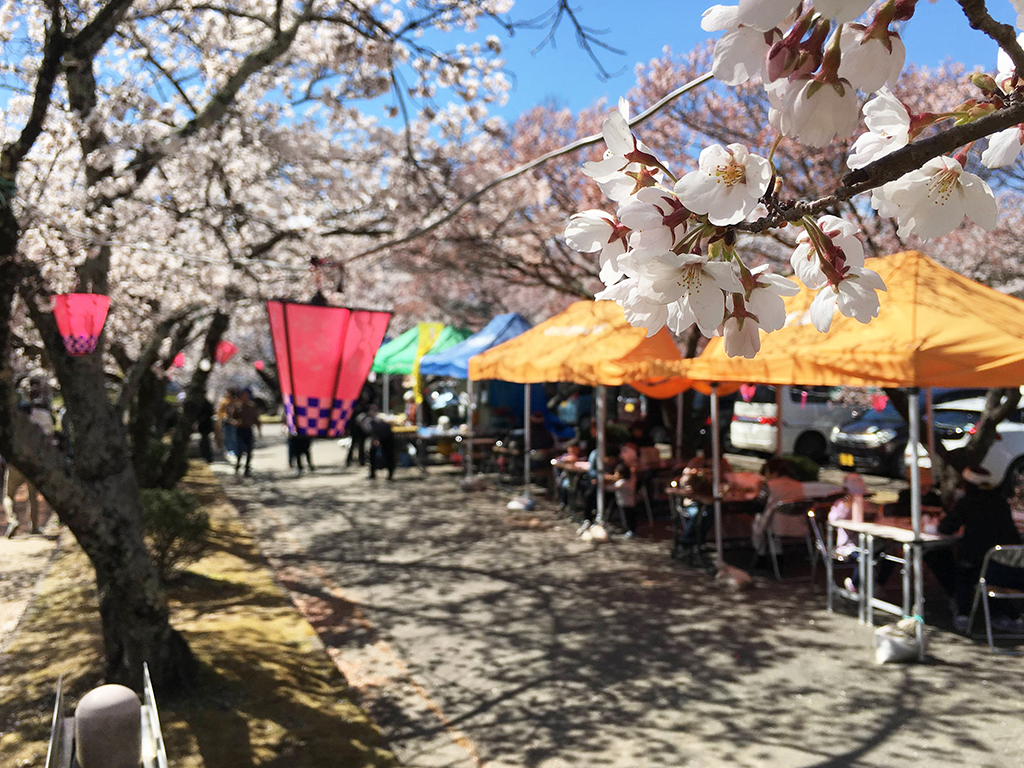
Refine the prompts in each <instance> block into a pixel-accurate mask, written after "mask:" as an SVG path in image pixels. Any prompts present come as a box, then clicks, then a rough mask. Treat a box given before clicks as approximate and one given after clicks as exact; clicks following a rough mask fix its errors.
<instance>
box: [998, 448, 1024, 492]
mask: <svg viewBox="0 0 1024 768" xmlns="http://www.w3.org/2000/svg"><path fill="white" fill-rule="evenodd" d="M1021 483H1024V456H1021V457H1019V458H1017V459H1015V460H1014V462H1013V464H1011V465H1010V468H1009V469H1008V470H1006V477H1004V478H1003V492H1004V493H1005V494H1006V495H1007V496H1015V495H1016V494H1017V493H1018V492H1019V491H1020V490H1021Z"/></svg>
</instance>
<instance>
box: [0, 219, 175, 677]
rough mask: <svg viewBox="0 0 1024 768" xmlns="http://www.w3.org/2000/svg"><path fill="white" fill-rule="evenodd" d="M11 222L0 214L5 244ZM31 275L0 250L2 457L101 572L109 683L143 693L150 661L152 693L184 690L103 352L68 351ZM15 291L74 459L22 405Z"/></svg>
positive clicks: (98, 577)
mask: <svg viewBox="0 0 1024 768" xmlns="http://www.w3.org/2000/svg"><path fill="white" fill-rule="evenodd" d="M5 223H7V222H5V221H4V217H3V215H2V210H0V244H2V243H3V241H4V237H3V235H4V224H5ZM5 257H7V258H6V259H5ZM5 261H6V262H7V263H6V264H4V262H5ZM27 269H30V267H27V266H25V265H20V264H18V263H17V262H14V261H13V259H11V258H10V255H9V254H5V253H3V251H2V250H0V361H3V362H4V363H5V365H4V368H2V369H0V409H2V410H0V453H3V455H4V456H5V457H6V458H7V459H8V460H9V461H10V462H11V463H12V464H13V465H14V466H16V467H17V468H18V469H19V470H21V471H22V472H23V473H24V474H25V476H26V477H28V478H29V480H31V482H32V483H33V484H34V485H35V486H36V487H37V488H38V489H39V491H40V492H41V493H42V494H43V496H44V497H45V498H46V500H47V502H49V504H50V506H51V507H53V509H54V510H55V511H56V513H57V516H58V518H59V519H60V521H61V522H62V523H64V524H65V525H67V527H68V529H69V530H70V531H71V532H72V533H73V534H74V536H75V538H76V539H77V540H78V542H79V544H81V546H82V549H83V550H84V551H85V553H86V555H88V557H89V559H90V561H91V562H92V565H93V567H94V568H95V570H96V584H97V588H98V596H99V604H100V617H101V620H102V626H103V640H104V646H105V651H106V678H107V680H108V681H109V682H117V683H122V684H125V685H129V686H131V687H133V688H135V690H137V691H138V690H141V684H142V664H143V662H147V663H148V664H149V669H150V674H151V676H152V678H153V684H154V686H156V687H159V688H161V689H163V690H168V689H173V688H176V687H179V686H181V685H182V684H183V683H185V682H186V681H188V680H189V679H190V678H191V677H192V676H193V675H194V673H195V660H194V658H193V657H192V655H191V653H190V651H189V649H188V646H187V644H186V643H185V641H184V639H182V637H181V636H180V635H179V634H178V633H177V632H175V631H174V630H173V629H172V628H171V626H170V623H169V611H168V607H167V600H166V597H165V595H164V592H163V588H162V587H161V585H160V580H159V576H158V574H157V571H156V568H155V567H154V566H153V563H152V561H151V560H150V558H149V553H148V551H147V550H146V546H145V543H144V541H143V536H142V522H141V514H140V512H141V503H140V499H139V487H138V482H137V480H136V477H135V471H134V467H133V465H132V461H131V452H130V450H129V449H128V439H127V434H126V431H125V427H124V423H123V420H122V418H121V411H120V410H119V409H118V408H117V406H116V405H115V404H114V403H113V402H111V398H110V395H109V392H108V390H107V382H106V378H105V376H104V372H103V361H102V357H101V354H100V352H99V351H97V352H96V353H94V354H92V355H86V356H83V357H71V356H69V355H68V354H66V353H65V351H64V348H63V343H62V341H61V339H60V335H59V334H58V333H57V330H56V326H55V323H54V320H53V315H52V314H50V313H48V312H45V311H43V310H42V309H41V305H42V304H43V303H44V302H45V297H43V296H37V295H35V294H34V291H33V290H29V289H26V284H29V285H31V284H32V283H34V282H35V279H34V276H33V275H28V276H26V275H25V274H17V273H23V272H25V270H27ZM19 280H20V286H18V282H19ZM15 286H17V287H18V290H20V292H21V293H22V297H23V298H24V299H25V301H26V303H27V305H28V307H29V311H30V313H31V316H32V319H33V321H34V323H35V325H36V327H37V328H38V329H39V332H40V335H41V336H42V338H43V341H44V343H45V344H46V347H47V350H48V351H49V353H50V355H51V358H52V360H53V364H54V368H55V370H56V373H57V377H58V379H59V381H60V384H61V393H62V394H63V396H64V402H65V405H66V407H67V412H68V415H69V417H70V419H71V422H72V423H73V425H74V430H73V433H72V436H71V437H72V442H71V445H72V450H73V459H71V460H68V459H67V458H66V457H65V456H64V455H63V454H62V453H61V452H60V451H59V450H58V449H57V447H56V445H55V444H54V443H53V441H52V440H50V439H49V438H48V437H47V436H46V435H45V434H44V433H43V431H42V430H41V429H40V428H39V427H38V426H37V425H35V424H33V423H32V422H31V421H29V418H28V415H27V414H25V413H24V412H23V411H21V410H20V409H19V408H18V407H17V390H16V389H15V386H14V381H13V376H12V375H11V369H10V366H9V365H8V364H7V361H8V360H9V359H10V328H11V325H10V323H11V305H12V302H13V292H12V290H11V289H12V288H14V287H15ZM101 343H102V342H101Z"/></svg>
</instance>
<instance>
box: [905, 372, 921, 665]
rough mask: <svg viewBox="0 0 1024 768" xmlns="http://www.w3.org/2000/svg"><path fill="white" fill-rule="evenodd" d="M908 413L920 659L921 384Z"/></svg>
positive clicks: (910, 392)
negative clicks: (919, 397) (919, 398)
mask: <svg viewBox="0 0 1024 768" xmlns="http://www.w3.org/2000/svg"><path fill="white" fill-rule="evenodd" d="M907 415H908V416H909V417H910V437H909V439H910V446H911V448H910V466H911V467H912V471H911V473H910V519H911V525H912V526H913V530H914V541H915V546H914V565H913V568H914V618H915V619H917V621H916V622H915V623H916V635H917V647H918V659H919V660H920V661H924V642H923V639H924V637H923V636H924V572H923V570H922V562H921V560H922V558H921V544H920V540H921V466H920V464H919V462H918V453H919V445H920V441H921V408H920V405H919V403H918V390H917V387H911V388H910V389H908V390H907Z"/></svg>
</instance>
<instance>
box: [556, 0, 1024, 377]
mask: <svg viewBox="0 0 1024 768" xmlns="http://www.w3.org/2000/svg"><path fill="white" fill-rule="evenodd" d="M932 2H934V0H932ZM1011 2H1012V4H1013V6H1014V9H1015V10H1016V11H1017V12H1018V14H1019V15H1018V17H1017V25H1018V27H1020V26H1021V25H1024V0H1011ZM916 4H917V0H884V2H873V1H872V0H815V1H814V2H813V3H812V2H806V1H804V2H801V0H739V4H738V5H733V6H725V5H716V6H713V7H711V8H709V9H708V10H707V11H706V12H705V13H704V17H703V23H702V26H703V28H704V29H705V30H706V31H710V32H722V35H721V37H719V39H718V40H717V43H716V45H715V52H714V63H713V68H712V72H713V74H714V75H715V77H716V78H717V79H718V80H719V81H721V82H722V83H724V84H726V85H730V86H737V85H741V84H743V83H746V82H747V81H750V80H754V79H759V80H760V82H761V83H762V84H763V86H764V88H765V92H766V95H767V101H768V104H769V105H770V107H769V111H768V115H767V122H768V124H770V126H771V127H772V128H773V129H774V132H775V133H776V135H777V138H776V140H775V142H774V145H773V146H772V147H771V148H770V150H769V151H768V152H767V153H766V156H763V157H762V156H759V155H757V154H755V152H754V151H753V150H752V149H751V148H748V147H746V146H743V145H741V144H730V145H728V146H721V145H718V144H715V145H712V146H709V147H706V148H704V149H703V150H702V151H701V152H700V155H699V158H698V159H697V168H696V170H692V171H690V172H688V173H685V174H683V175H682V176H681V177H678V178H677V177H676V176H674V175H673V174H672V173H671V172H670V171H669V169H668V167H667V165H666V164H665V163H664V162H663V161H662V160H661V159H659V158H658V157H657V156H656V155H655V154H654V152H652V150H651V149H650V148H649V147H647V146H646V145H645V144H644V143H643V142H642V141H640V140H639V139H637V138H636V137H635V136H634V135H633V134H632V132H631V130H630V127H629V121H628V109H627V107H626V106H625V104H624V103H620V105H619V110H618V112H616V113H614V114H612V115H611V116H609V117H608V118H607V119H606V120H605V122H604V125H603V136H604V140H605V143H606V145H607V149H606V151H605V153H604V156H603V158H602V159H601V160H599V161H595V162H589V163H586V164H585V165H584V168H583V172H584V174H585V175H587V176H589V177H590V178H591V179H593V180H594V181H595V182H596V183H597V184H598V186H599V187H600V188H601V190H602V192H603V193H604V194H605V195H606V196H607V197H608V198H610V199H611V201H612V202H614V203H615V205H616V210H615V214H614V215H611V214H608V213H606V212H603V211H599V210H590V211H584V212H582V213H577V214H575V215H574V216H572V217H571V219H570V221H569V224H568V226H567V227H566V230H565V238H566V241H567V243H568V244H569V245H570V246H571V247H572V248H574V249H575V250H577V251H580V252H584V253H597V254H598V256H599V259H600V266H601V271H600V277H601V280H602V281H603V282H604V284H605V289H604V290H603V291H601V292H600V293H599V294H598V298H601V299H610V300H614V301H616V302H618V303H619V304H621V305H622V307H623V309H624V310H625V313H626V316H627V318H628V319H629V321H630V322H631V323H632V324H633V325H636V326H643V327H645V328H647V330H648V333H650V334H653V333H655V332H657V331H658V330H659V329H661V328H662V327H664V326H667V327H668V328H669V329H670V330H671V331H673V332H674V333H681V332H683V331H684V330H685V329H687V328H688V327H689V326H690V325H692V324H694V323H695V324H696V325H697V327H698V328H699V329H700V331H701V332H702V333H703V334H705V335H721V336H724V340H725V348H726V351H727V352H728V354H730V355H742V356H745V357H753V356H754V355H756V353H757V351H758V350H759V348H760V331H765V332H771V331H773V330H777V329H778V328H780V327H781V326H782V324H783V322H784V321H785V310H784V301H783V297H784V296H786V295H792V294H794V293H795V292H796V291H797V290H798V287H797V284H796V283H795V282H793V281H792V280H789V279H787V278H785V277H782V276H779V275H774V274H772V273H771V271H770V270H769V269H768V268H767V267H766V266H763V265H762V266H758V267H750V266H748V265H746V264H744V262H743V260H742V259H741V258H740V255H739V254H738V252H737V248H736V243H737V239H738V238H739V236H740V235H742V234H745V233H763V232H768V231H769V230H773V229H774V230H780V229H782V228H785V227H788V226H795V227H798V228H800V229H801V230H802V231H801V232H800V233H799V234H798V235H797V236H796V247H795V250H794V251H793V254H792V257H791V266H792V268H793V271H794V273H795V276H796V277H798V278H799V279H800V280H801V281H802V282H803V283H804V284H805V285H806V286H807V287H808V288H810V289H812V290H815V291H817V293H816V294H815V299H814V301H813V304H812V307H811V312H810V314H811V319H812V321H813V323H814V325H815V326H816V327H817V328H818V330H819V331H822V332H825V331H828V330H829V328H830V327H831V323H832V318H833V316H834V312H835V311H836V310H838V311H839V312H840V313H841V314H843V315H846V316H848V317H852V318H854V319H856V320H858V321H860V322H862V323H867V322H870V320H871V319H872V318H874V317H877V315H878V308H879V300H878V294H877V292H878V291H884V290H885V285H884V284H883V282H882V280H881V278H880V277H879V276H878V275H877V274H876V273H875V272H873V271H871V270H869V269H865V267H864V249H863V246H862V244H861V242H860V241H859V240H858V238H857V233H858V232H859V231H860V229H859V227H858V226H857V225H855V224H853V223H851V222H848V221H844V220H843V219H841V218H839V217H837V216H834V215H829V214H830V212H834V211H835V210H836V209H837V208H836V205H835V204H834V203H838V202H839V198H835V197H833V198H822V199H821V200H819V201H814V202H813V203H811V202H808V203H806V204H803V205H801V206H796V205H794V203H793V202H792V201H783V200H782V199H781V198H780V194H779V193H780V190H781V189H784V188H785V179H782V178H780V177H779V175H778V171H777V168H776V167H775V164H774V163H773V157H774V155H775V152H776V150H777V149H778V147H779V144H780V142H781V140H782V139H783V138H786V139H790V140H792V141H796V142H799V143H801V144H804V145H807V146H810V147H825V146H828V145H830V144H832V143H833V142H836V141H846V140H848V139H852V138H853V137H854V134H855V133H856V132H857V130H858V126H859V124H860V119H861V115H863V118H864V124H865V126H866V127H867V131H866V132H865V133H863V134H862V135H860V136H859V137H857V138H856V140H855V141H853V143H852V147H851V151H850V154H849V156H848V159H847V165H848V166H849V168H850V169H851V170H858V169H869V170H871V169H874V168H877V167H878V166H879V165H882V164H885V163H887V162H892V159H891V158H890V159H889V160H885V158H887V157H888V156H889V155H891V154H892V153H894V152H897V151H898V150H900V149H902V148H903V147H906V146H907V145H908V144H910V143H912V142H914V141H915V139H917V138H918V137H922V134H928V135H931V134H934V133H936V132H938V131H942V130H946V129H948V128H949V126H951V125H952V126H961V125H964V124H967V123H971V122H974V121H976V120H979V119H981V118H984V117H986V116H987V115H991V114H993V113H995V112H998V111H999V110H1001V109H1003V108H1005V107H1008V106H1009V105H1011V104H1012V103H1015V102H1016V101H1017V100H1019V94H1017V93H1016V90H1017V88H1018V85H1019V81H1018V76H1017V73H1016V71H1015V68H1014V64H1013V62H1012V60H1011V57H1010V56H1009V55H1007V54H1006V53H1004V52H1003V51H1000V56H999V61H998V72H997V74H996V76H995V77H994V78H993V77H992V76H990V75H984V74H981V73H975V74H973V75H972V76H971V82H972V83H973V84H974V86H975V87H976V88H977V89H978V90H979V91H980V97H979V98H974V99H970V100H969V101H967V102H964V103H963V104H960V105H958V106H956V107H954V108H952V109H951V110H950V111H948V112H942V113H928V114H912V113H911V112H910V111H909V110H908V109H907V108H906V107H905V106H904V105H903V104H902V103H901V102H900V100H899V99H898V98H896V96H894V95H893V93H892V92H891V91H890V90H889V88H890V87H893V86H895V84H896V82H897V80H898V79H899V77H900V74H901V72H902V70H903V65H904V59H905V49H904V46H903V42H902V40H901V38H900V35H899V32H898V31H897V29H896V27H897V26H898V25H900V24H901V23H905V22H907V21H909V20H910V19H911V18H912V17H913V15H914V11H915V8H916ZM986 13H987V11H986ZM973 22H974V20H973V19H972V23H973ZM1018 43H1024V34H1022V35H1021V37H1020V38H1018ZM858 93H860V94H863V95H864V96H865V97H866V103H864V105H863V108H861V102H860V97H859V96H858ZM944 123H945V125H943V124H944ZM1004 124H1005V122H1004ZM1022 148H1024V124H1022V125H1017V126H1013V127H1011V128H1008V129H1006V130H1003V131H1000V132H997V133H994V134H992V135H991V136H989V138H988V141H987V143H983V144H981V145H979V146H978V148H977V149H978V151H979V152H981V156H980V160H981V162H982V163H983V164H984V165H985V166H987V167H989V168H996V167H1000V166H1004V165H1008V164H1011V163H1013V162H1015V161H1016V160H1017V158H1018V156H1019V155H1020V153H1021V150H1022ZM973 149H974V145H973V144H966V145H965V146H961V147H960V148H959V149H957V151H956V152H954V153H952V154H950V155H945V154H939V153H938V152H936V153H935V156H933V157H931V158H929V159H927V160H925V161H923V162H920V163H916V164H915V165H916V167H910V168H907V167H906V166H897V167H899V171H901V172H902V171H905V172H903V173H902V175H899V176H898V177H895V178H894V176H895V174H892V175H889V176H888V178H889V179H894V180H891V181H887V182H886V181H885V180H884V179H882V180H880V181H879V182H877V183H875V184H873V185H872V186H873V188H871V189H870V193H871V194H870V205H871V206H872V207H873V208H874V209H875V210H876V211H877V212H878V215H880V216H883V217H887V218H891V219H893V220H895V222H896V224H897V226H898V233H899V235H900V237H906V236H911V235H913V236H916V237H918V238H921V239H924V240H927V239H931V238H935V237H940V236H942V235H946V234H949V233H950V232H952V231H953V230H955V229H956V228H957V227H959V226H960V225H961V223H963V221H964V219H965V218H966V219H968V220H970V221H972V222H974V223H975V224H977V225H979V226H981V227H982V228H984V229H988V230H992V229H994V228H995V227H996V221H997V216H998V209H997V204H996V199H995V195H994V194H993V192H992V190H991V188H990V187H989V186H988V184H987V183H986V182H985V181H984V180H982V179H981V178H980V177H979V176H977V175H975V174H973V173H970V172H968V171H967V170H966V169H965V166H966V165H967V158H968V155H969V153H970V152H971V151H972V150H973ZM982 150H983V151H982ZM904 155H905V153H904ZM882 182H885V183H882ZM864 191H866V190H864ZM830 201H831V203H832V204H830ZM854 205H857V203H856V201H855V202H854ZM863 208H864V209H866V208H867V201H865V203H864V204H863ZM823 214H824V215H823Z"/></svg>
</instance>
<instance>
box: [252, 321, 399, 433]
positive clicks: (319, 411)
mask: <svg viewBox="0 0 1024 768" xmlns="http://www.w3.org/2000/svg"><path fill="white" fill-rule="evenodd" d="M267 316H268V318H269V320H270V335H271V339H272V340H273V343H274V356H275V358H276V360H277V374H278V381H280V384H281V397H282V399H283V400H284V408H285V422H286V423H287V425H288V431H289V432H290V433H292V434H299V435H306V436H308V437H341V435H342V434H343V433H344V431H345V425H346V424H347V423H348V420H349V417H350V416H351V415H352V406H353V405H354V404H355V402H356V400H357V399H358V398H359V393H360V392H361V391H362V389H363V385H364V384H365V383H366V377H367V375H368V374H369V373H370V366H371V365H372V364H373V356H374V355H375V354H376V352H377V349H378V348H379V347H380V344H381V341H383V339H384V333H385V332H386V331H387V327H388V323H389V322H390V320H391V313H390V312H377V311H372V310H365V309H347V308H345V307H326V306H321V305H315V304H295V303H291V302H283V301H268V302H267Z"/></svg>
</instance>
